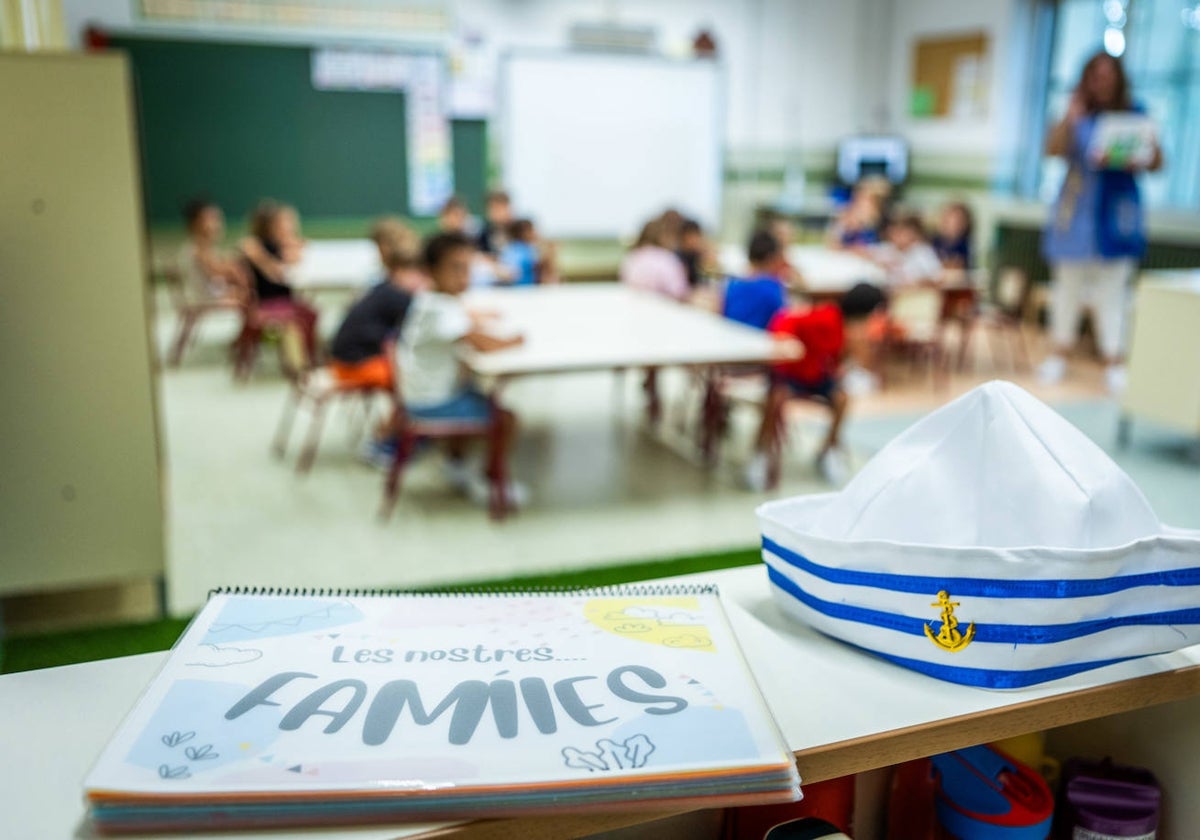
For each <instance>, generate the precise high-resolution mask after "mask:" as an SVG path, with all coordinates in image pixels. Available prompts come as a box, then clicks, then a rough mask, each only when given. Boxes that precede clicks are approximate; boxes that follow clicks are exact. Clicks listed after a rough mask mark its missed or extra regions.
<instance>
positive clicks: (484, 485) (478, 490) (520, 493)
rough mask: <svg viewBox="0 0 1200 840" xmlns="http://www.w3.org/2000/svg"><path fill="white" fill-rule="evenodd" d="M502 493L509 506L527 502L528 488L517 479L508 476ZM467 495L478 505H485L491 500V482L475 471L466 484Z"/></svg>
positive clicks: (519, 505) (514, 506)
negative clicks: (506, 498)
mask: <svg viewBox="0 0 1200 840" xmlns="http://www.w3.org/2000/svg"><path fill="white" fill-rule="evenodd" d="M504 494H505V495H506V496H507V497H508V506H509V507H510V508H523V507H525V506H526V505H528V504H529V488H528V487H526V486H525V485H524V484H522V483H521V482H519V481H516V480H514V479H511V478H510V479H509V480H508V485H507V486H506V487H505V488H504ZM467 497H468V498H469V499H470V500H471V501H472V502H474V503H475V504H477V505H479V506H480V507H487V506H488V505H490V504H491V502H492V483H491V482H490V481H488V480H487V479H486V478H484V477H483V476H481V475H479V474H478V473H476V474H475V475H473V476H472V477H471V480H470V481H469V482H468V484H467Z"/></svg>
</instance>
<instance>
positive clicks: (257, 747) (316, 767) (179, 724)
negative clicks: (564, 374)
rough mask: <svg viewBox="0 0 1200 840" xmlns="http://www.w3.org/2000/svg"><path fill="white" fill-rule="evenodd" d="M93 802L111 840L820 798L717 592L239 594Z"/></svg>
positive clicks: (109, 769) (216, 603)
mask: <svg viewBox="0 0 1200 840" xmlns="http://www.w3.org/2000/svg"><path fill="white" fill-rule="evenodd" d="M85 787H86V793H87V797H88V800H89V802H90V806H91V813H92V819H93V822H94V824H95V826H96V828H97V829H98V830H100V831H111V832H115V831H120V832H136V831H163V830H179V829H195V828H205V829H211V828H218V827H230V828H244V827H259V826H309V825H312V826H316V825H328V824H343V823H362V822H390V821H402V820H406V819H407V820H428V819H446V818H450V819H464V818H473V817H494V816H510V815H511V816H515V815H521V814H534V813H541V812H545V811H548V810H555V811H561V810H564V809H568V808H571V809H583V810H587V809H597V808H620V809H628V808H631V807H637V806H639V805H644V806H646V807H654V808H661V807H663V806H667V807H673V806H680V807H684V808H692V807H695V808H701V807H721V806H724V805H742V804H755V803H767V802H781V801H792V800H795V799H797V798H799V777H798V776H797V774H796V769H795V763H794V760H793V756H792V754H791V753H790V751H789V750H788V749H787V746H786V744H785V743H784V742H783V740H782V738H781V736H780V734H779V731H778V729H777V728H776V726H775V724H774V722H773V720H772V719H771V716H770V714H769V712H768V710H767V707H766V704H765V703H764V701H763V699H762V696H761V695H760V693H759V691H758V688H757V686H756V685H755V683H754V679H753V677H752V675H751V673H750V671H749V669H748V668H747V666H746V663H745V661H744V659H743V658H742V654H741V651H740V650H739V649H738V645H737V641H736V639H735V637H734V635H733V632H732V630H731V629H730V626H729V622H728V620H727V618H726V616H725V613H724V610H723V608H722V606H721V602H720V599H719V597H718V595H717V592H716V591H715V589H713V588H709V587H657V588H656V587H624V588H609V589H594V590H580V591H569V592H533V593H506V594H453V595H417V594H405V593H393V594H369V593H337V592H334V593H324V592H316V593H313V592H289V591H282V592H274V591H255V590H249V591H238V590H229V591H223V592H218V593H215V594H214V595H213V596H212V597H211V598H210V599H209V601H208V603H207V604H206V606H205V607H204V609H203V610H202V611H201V612H200V614H199V615H197V617H196V618H195V620H194V621H193V622H192V623H191V625H190V626H189V627H188V629H187V631H186V632H185V633H184V634H183V636H182V637H181V638H180V640H179V641H178V642H177V643H176V645H175V647H174V649H173V650H172V652H171V654H170V656H169V658H168V660H167V662H166V663H165V665H164V666H163V668H162V670H161V671H160V672H159V673H158V675H157V676H156V677H155V679H154V681H153V682H152V683H151V684H150V686H149V687H148V688H147V689H146V691H145V693H144V694H143V695H142V696H141V698H139V700H138V702H137V704H136V706H135V707H134V709H133V710H132V711H131V712H130V713H129V715H128V716H127V718H126V719H125V721H124V722H123V723H122V725H121V727H120V728H119V730H118V731H117V733H116V734H115V735H114V736H113V738H112V740H111V742H110V743H109V744H108V746H107V747H106V749H105V750H104V752H103V754H102V755H101V757H100V759H99V760H98V761H97V763H96V765H95V767H94V768H93V770H92V772H91V774H90V775H89V777H88V778H87V781H86V784H85Z"/></svg>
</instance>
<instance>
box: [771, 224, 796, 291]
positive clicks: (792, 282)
mask: <svg viewBox="0 0 1200 840" xmlns="http://www.w3.org/2000/svg"><path fill="white" fill-rule="evenodd" d="M767 230H768V231H770V232H771V235H772V236H774V237H775V239H776V241H777V242H779V247H780V249H781V250H782V251H783V264H782V266H781V267H780V272H779V277H780V279H781V280H783V282H784V284H785V285H786V286H788V287H789V288H797V289H801V288H803V287H804V278H803V277H802V276H801V275H800V269H798V268H796V267H795V266H794V265H792V263H791V260H789V259H788V256H787V255H788V248H790V247H791V246H792V245H793V244H794V242H795V240H796V229H795V228H794V227H793V226H792V222H791V220H790V219H788V218H787V216H783V215H776V216H774V218H772V219H771V221H770V223H769V224H768V225H767Z"/></svg>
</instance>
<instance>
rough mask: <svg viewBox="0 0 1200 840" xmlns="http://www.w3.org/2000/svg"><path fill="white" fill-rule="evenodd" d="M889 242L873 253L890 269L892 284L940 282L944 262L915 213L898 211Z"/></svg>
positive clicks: (888, 276)
mask: <svg viewBox="0 0 1200 840" xmlns="http://www.w3.org/2000/svg"><path fill="white" fill-rule="evenodd" d="M886 233H887V242H886V243H885V244H884V245H881V246H879V247H878V248H876V249H875V250H874V251H873V252H872V257H873V259H874V260H875V261H876V262H877V263H878V264H879V265H880V266H882V267H883V269H884V271H886V272H887V282H888V284H889V285H891V286H905V285H912V284H915V283H937V282H939V281H940V280H941V278H942V261H941V260H939V259H938V256H937V253H936V252H935V251H934V250H933V246H932V245H930V244H929V243H928V242H927V241H926V240H925V225H924V223H923V222H922V221H921V217H920V216H919V215H918V214H916V213H912V212H900V213H897V214H895V215H894V216H893V217H892V218H891V219H890V220H889V221H888V226H887V231H886Z"/></svg>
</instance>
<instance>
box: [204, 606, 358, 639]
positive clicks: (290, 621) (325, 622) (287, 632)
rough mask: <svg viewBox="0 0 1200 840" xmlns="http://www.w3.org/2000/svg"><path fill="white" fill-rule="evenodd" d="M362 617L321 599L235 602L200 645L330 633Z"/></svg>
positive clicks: (225, 607) (217, 618) (228, 607)
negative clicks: (331, 629) (317, 632)
mask: <svg viewBox="0 0 1200 840" xmlns="http://www.w3.org/2000/svg"><path fill="white" fill-rule="evenodd" d="M362 617H363V614H362V613H361V612H360V611H359V610H358V608H357V607H355V606H354V605H352V604H350V603H349V602H348V601H330V600H328V599H320V598H233V599H230V600H229V601H227V602H226V603H225V606H223V607H222V608H221V612H220V614H218V615H217V617H216V619H215V620H214V621H213V623H212V624H211V625H209V628H208V632H207V633H205V634H204V638H203V639H202V640H201V642H200V643H201V644H205V645H220V644H223V643H230V642H239V641H243V640H245V639H266V638H270V637H272V636H292V635H297V634H300V633H312V632H315V631H317V630H328V629H329V628H331V627H339V626H341V625H343V624H352V623H354V622H356V621H361V620H362Z"/></svg>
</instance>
